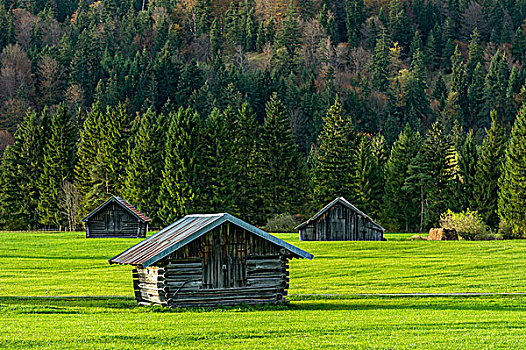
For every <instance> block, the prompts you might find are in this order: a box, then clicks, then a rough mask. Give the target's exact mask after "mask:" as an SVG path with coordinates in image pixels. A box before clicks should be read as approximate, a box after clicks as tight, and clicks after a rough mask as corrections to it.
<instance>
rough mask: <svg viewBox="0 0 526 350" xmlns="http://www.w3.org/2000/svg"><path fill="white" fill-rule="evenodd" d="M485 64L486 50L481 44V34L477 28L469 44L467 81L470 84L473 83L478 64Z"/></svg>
mask: <svg viewBox="0 0 526 350" xmlns="http://www.w3.org/2000/svg"><path fill="white" fill-rule="evenodd" d="M483 63H484V48H483V47H482V44H481V42H480V34H479V31H478V29H477V28H475V29H474V30H473V33H472V34H471V40H470V42H469V55H468V62H467V63H466V79H467V82H468V83H471V82H472V76H473V72H474V70H475V68H476V67H477V65H478V64H481V65H482V64H483Z"/></svg>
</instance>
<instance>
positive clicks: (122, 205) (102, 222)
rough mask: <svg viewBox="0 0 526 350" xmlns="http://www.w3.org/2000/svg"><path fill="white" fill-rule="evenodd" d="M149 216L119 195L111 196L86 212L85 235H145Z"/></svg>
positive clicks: (83, 220)
mask: <svg viewBox="0 0 526 350" xmlns="http://www.w3.org/2000/svg"><path fill="white" fill-rule="evenodd" d="M150 221H151V220H150V218H149V217H147V216H146V215H144V214H143V213H141V212H140V211H139V210H137V209H136V208H135V207H134V206H133V205H131V204H130V203H128V202H127V201H125V200H124V199H122V198H120V197H115V196H112V197H111V198H110V199H108V200H107V201H106V202H104V204H102V205H101V206H100V207H98V208H97V209H95V210H94V211H92V212H91V213H89V214H88V216H86V217H85V218H84V219H82V222H84V223H86V237H87V238H100V237H124V238H131V237H146V231H148V223H149V222H150Z"/></svg>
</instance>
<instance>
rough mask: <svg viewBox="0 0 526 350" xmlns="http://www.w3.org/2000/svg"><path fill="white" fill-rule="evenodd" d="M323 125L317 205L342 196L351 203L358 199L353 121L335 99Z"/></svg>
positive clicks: (317, 160) (315, 176)
mask: <svg viewBox="0 0 526 350" xmlns="http://www.w3.org/2000/svg"><path fill="white" fill-rule="evenodd" d="M323 123H324V124H323V129H322V131H321V134H320V136H319V139H318V149H317V150H316V152H317V154H316V155H315V161H314V162H315V167H314V169H313V170H312V182H313V190H314V203H316V205H317V206H323V205H325V204H327V203H328V202H330V201H332V200H333V199H334V198H336V197H340V196H343V197H345V198H346V199H347V200H348V201H350V202H351V203H352V202H353V201H355V200H356V199H357V185H356V175H355V174H356V152H355V150H356V147H357V145H358V142H357V136H356V132H355V131H354V128H353V125H352V121H351V118H350V117H347V116H344V115H343V113H342V105H341V103H340V101H339V100H336V101H335V103H334V104H333V105H332V106H331V108H330V109H329V111H328V112H327V115H326V116H325V117H324V118H323Z"/></svg>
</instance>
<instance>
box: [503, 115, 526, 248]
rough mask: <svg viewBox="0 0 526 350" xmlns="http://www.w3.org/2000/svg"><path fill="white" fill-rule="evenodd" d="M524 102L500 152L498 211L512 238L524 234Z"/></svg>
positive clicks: (525, 165)
mask: <svg viewBox="0 0 526 350" xmlns="http://www.w3.org/2000/svg"><path fill="white" fill-rule="evenodd" d="M525 144H526V106H524V105H523V107H522V108H521V109H520V111H519V113H518V114H517V118H516V119H515V124H514V125H513V130H512V132H511V138H510V140H509V143H508V147H507V148H506V151H505V153H504V162H503V165H502V175H501V177H500V179H499V197H498V213H499V217H500V219H501V220H503V221H504V222H505V223H506V225H508V226H509V227H510V228H511V237H512V238H524V237H526V172H525V171H524V170H525V169H526V150H525V148H524V145H525Z"/></svg>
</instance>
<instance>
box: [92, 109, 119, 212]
mask: <svg viewBox="0 0 526 350" xmlns="http://www.w3.org/2000/svg"><path fill="white" fill-rule="evenodd" d="M98 122H99V126H98V130H99V134H98V136H99V143H98V144H97V145H96V153H95V157H94V159H91V161H89V160H88V161H89V162H90V163H89V165H90V171H89V175H90V182H89V184H90V188H89V191H88V192H87V194H86V198H85V200H86V205H87V208H86V209H88V210H89V211H91V210H93V209H94V208H96V207H97V206H98V205H100V204H101V203H103V202H104V201H105V200H106V199H107V198H108V197H109V196H110V195H120V194H121V191H122V188H123V185H124V177H125V175H124V174H125V167H126V161H127V147H126V146H127V143H128V133H127V130H128V128H129V116H128V114H127V112H126V109H125V108H124V106H123V105H119V106H117V107H116V108H115V109H111V108H109V107H108V108H107V109H106V112H105V113H102V114H101V118H100V119H99V121H98Z"/></svg>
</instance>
